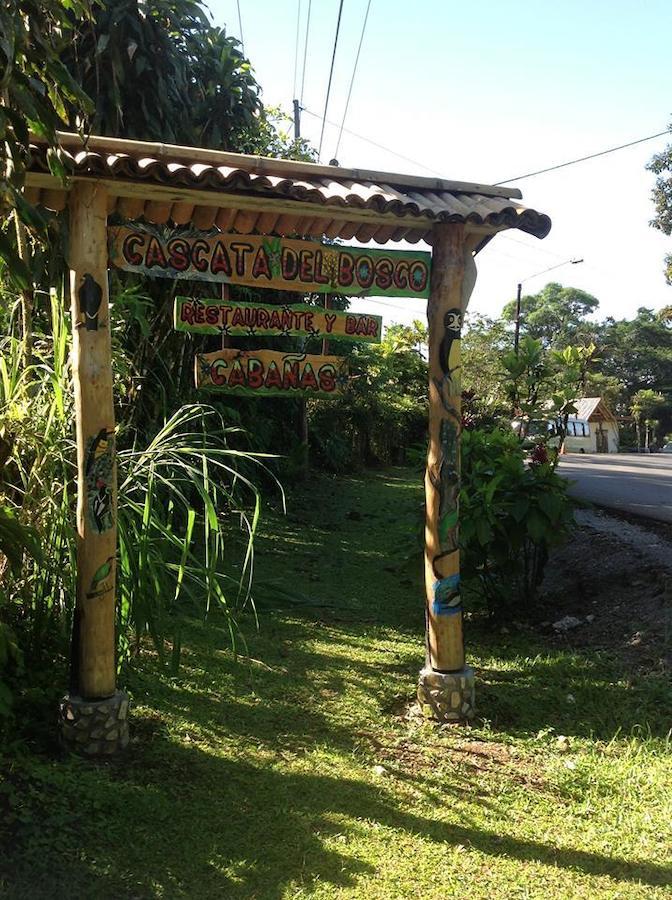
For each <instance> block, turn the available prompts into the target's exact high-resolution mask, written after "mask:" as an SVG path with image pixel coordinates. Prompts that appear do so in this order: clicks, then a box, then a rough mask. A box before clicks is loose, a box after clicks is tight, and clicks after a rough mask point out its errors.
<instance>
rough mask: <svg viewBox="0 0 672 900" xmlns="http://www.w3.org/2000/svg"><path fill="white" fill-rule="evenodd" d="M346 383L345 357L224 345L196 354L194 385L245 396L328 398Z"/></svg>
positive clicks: (339, 391) (337, 392)
mask: <svg viewBox="0 0 672 900" xmlns="http://www.w3.org/2000/svg"><path fill="white" fill-rule="evenodd" d="M347 383H348V368H347V362H346V360H344V359H342V358H341V357H338V356H311V355H309V354H306V353H284V352H282V351H280V350H234V349H232V348H226V349H224V350H216V351H215V352H214V353H200V354H198V355H197V356H196V387H200V388H206V389H208V390H221V391H227V392H229V393H234V394H245V395H247V396H250V395H251V396H260V395H266V396H269V395H273V396H275V397H296V396H297V395H299V394H302V395H304V396H306V395H307V396H310V395H313V396H318V397H319V396H322V397H325V396H326V397H329V396H333V395H334V394H339V393H342V392H343V390H344V388H345V387H346V386H347Z"/></svg>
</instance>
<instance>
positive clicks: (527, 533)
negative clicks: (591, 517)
mask: <svg viewBox="0 0 672 900" xmlns="http://www.w3.org/2000/svg"><path fill="white" fill-rule="evenodd" d="M460 504H461V513H460V547H461V550H462V576H463V579H464V582H465V596H466V597H467V598H471V599H472V600H474V601H476V602H477V603H481V604H484V605H485V606H486V608H487V609H488V611H489V612H490V613H491V614H494V615H516V616H520V615H522V614H525V613H528V612H529V611H530V609H531V608H532V606H533V605H534V603H535V601H536V599H537V594H538V588H539V585H540V584H541V581H542V579H543V575H544V567H545V565H546V562H547V561H548V551H549V548H550V547H551V546H552V545H554V544H557V543H560V542H562V541H563V540H564V539H565V538H566V537H567V535H568V533H569V530H570V528H571V524H572V501H571V499H570V497H569V495H568V493H567V483H566V482H565V481H564V480H563V479H562V478H560V476H558V475H557V474H556V473H555V471H554V470H553V468H552V466H551V465H550V464H549V463H548V461H547V460H546V459H544V454H541V453H539V454H537V455H536V461H535V455H534V454H533V456H532V461H531V462H530V464H526V462H525V456H524V452H523V450H522V447H521V445H520V443H519V441H518V439H517V438H516V436H515V435H514V434H512V433H510V432H506V431H465V432H464V433H463V437H462V492H461V495H460Z"/></svg>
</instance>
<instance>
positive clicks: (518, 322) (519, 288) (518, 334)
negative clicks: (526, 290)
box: [513, 282, 523, 356]
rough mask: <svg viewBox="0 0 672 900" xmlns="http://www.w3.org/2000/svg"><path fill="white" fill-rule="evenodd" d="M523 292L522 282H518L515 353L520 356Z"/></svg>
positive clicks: (514, 334) (514, 337)
mask: <svg viewBox="0 0 672 900" xmlns="http://www.w3.org/2000/svg"><path fill="white" fill-rule="evenodd" d="M522 290H523V285H522V282H518V293H517V294H516V329H515V331H514V332H513V352H514V353H515V354H516V356H518V342H519V341H520V296H521V293H522Z"/></svg>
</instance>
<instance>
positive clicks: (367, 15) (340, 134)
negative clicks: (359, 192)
mask: <svg viewBox="0 0 672 900" xmlns="http://www.w3.org/2000/svg"><path fill="white" fill-rule="evenodd" d="M370 9H371V0H369V2H368V3H367V4H366V13H365V14H364V24H363V25H362V33H361V35H360V38H359V47H357V56H356V57H355V65H354V67H353V69H352V78H351V79H350V87H349V88H348V99H347V100H346V101H345V109H344V110H343V118H342V119H341V127H340V129H339V132H338V140H337V141H336V149H335V150H334V159H337V158H338V148H339V147H340V146H341V138H342V137H343V126H344V125H345V117H346V116H347V114H348V107H349V106H350V97H351V96H352V86H353V84H354V83H355V75H356V74H357V63H358V62H359V54H360V53H361V51H362V44H363V43H364V32H365V31H366V23H367V21H368V19H369V10H370Z"/></svg>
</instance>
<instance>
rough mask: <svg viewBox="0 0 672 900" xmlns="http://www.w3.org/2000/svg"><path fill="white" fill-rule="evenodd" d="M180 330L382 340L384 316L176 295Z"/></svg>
mask: <svg viewBox="0 0 672 900" xmlns="http://www.w3.org/2000/svg"><path fill="white" fill-rule="evenodd" d="M173 312H174V325H175V328H176V329H177V331H193V332H197V333H198V334H227V335H228V334H231V335H247V336H250V337H252V336H255V335H256V336H264V337H274V336H277V335H281V336H283V337H292V336H302V335H307V336H310V337H333V338H341V339H342V340H346V341H368V342H370V343H375V344H379V343H380V340H381V336H382V329H383V319H382V317H381V316H369V315H367V314H365V313H350V312H342V311H340V310H328V309H322V308H320V307H318V306H304V305H302V304H293V305H288V306H278V305H275V304H272V303H239V302H237V301H232V300H226V301H224V300H193V299H191V298H190V297H176V298H175V305H174V309H173Z"/></svg>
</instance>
